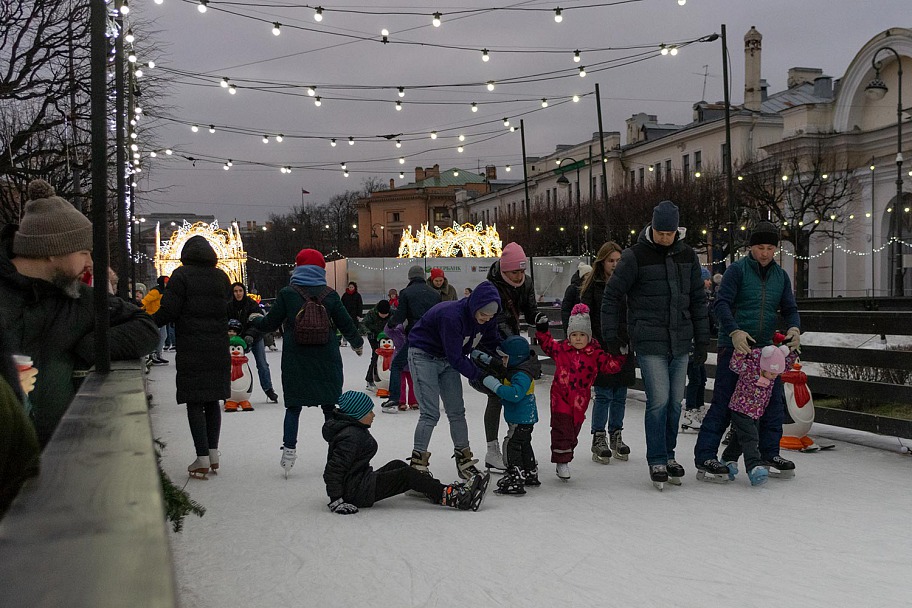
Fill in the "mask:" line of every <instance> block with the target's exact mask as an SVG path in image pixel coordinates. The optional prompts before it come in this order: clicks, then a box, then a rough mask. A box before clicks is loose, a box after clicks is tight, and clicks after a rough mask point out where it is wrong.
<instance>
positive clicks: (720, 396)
mask: <svg viewBox="0 0 912 608" xmlns="http://www.w3.org/2000/svg"><path fill="white" fill-rule="evenodd" d="M732 354H734V351H733V350H732V348H731V347H728V348H726V347H719V352H718V354H717V355H716V377H715V380H714V381H713V396H712V401H711V402H710V404H709V410H707V412H706V415H704V416H703V422H702V423H701V426H700V434H699V435H698V436H697V445H695V446H694V462H696V464H697V465H700V464H702V463H703V462H705V461H707V460H709V459H711V458H716V457H717V456H718V454H719V444H720V443H722V436H723V435H724V434H725V429H727V428H728V425H729V423H730V422H731V410H730V409H728V402H729V401H731V396H732V393H734V392H735V385H736V384H738V374H736V373H735V372H733V371H731V369H730V368H729V367H728V365H729V363H730V362H731V358H732ZM784 419H785V390H784V389H783V388H782V379H781V378H776V384H775V386H774V387H773V394H772V396H771V397H770V402H769V405H767V406H766V411H765V412H763V416H761V417H760V421H759V423H760V430H759V448H760V457H761V458H762V459H763V460H770V459H772V458H773V457H774V456H778V455H779V440H780V439H782V422H783V420H784Z"/></svg>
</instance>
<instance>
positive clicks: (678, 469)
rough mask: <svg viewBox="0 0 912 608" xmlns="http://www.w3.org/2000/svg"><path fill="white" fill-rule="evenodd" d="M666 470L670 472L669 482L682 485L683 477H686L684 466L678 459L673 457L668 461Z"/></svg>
mask: <svg viewBox="0 0 912 608" xmlns="http://www.w3.org/2000/svg"><path fill="white" fill-rule="evenodd" d="M665 470H666V471H667V472H668V483H670V484H671V485H673V486H679V485H681V478H682V477H684V467H682V466H681V465H680V464H678V461H677V460H675V459H674V458H672V459H671V460H669V461H668V464H666V465H665Z"/></svg>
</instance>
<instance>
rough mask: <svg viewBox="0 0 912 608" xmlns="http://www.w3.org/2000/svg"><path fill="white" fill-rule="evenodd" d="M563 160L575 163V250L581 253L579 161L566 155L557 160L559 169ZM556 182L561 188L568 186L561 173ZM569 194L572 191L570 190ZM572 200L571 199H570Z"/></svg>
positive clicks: (581, 213) (581, 212)
mask: <svg viewBox="0 0 912 608" xmlns="http://www.w3.org/2000/svg"><path fill="white" fill-rule="evenodd" d="M565 160H571V161H573V163H574V164H575V165H576V252H577V253H578V254H580V255H582V253H583V251H582V248H581V247H580V231H581V229H582V223H583V222H582V219H583V211H582V206H581V204H580V187H579V186H580V162H579V161H577V160H576V159H574V158H570V157H569V156H566V157H564V158H561V159H560V160H558V161H557V168H558V169H560V166H561V165H562V164H563V163H564V161H565ZM557 183H558V185H559V186H561V187H562V188H570V180H568V179H567V176H566V175H564V174H563V173H561V176H560V177H558V178H557ZM570 194H571V196H572V194H573V192H572V191H571V192H570ZM570 202H571V203H572V202H573V201H572V200H571V201H570Z"/></svg>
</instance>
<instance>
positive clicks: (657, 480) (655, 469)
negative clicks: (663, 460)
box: [649, 464, 668, 492]
mask: <svg viewBox="0 0 912 608" xmlns="http://www.w3.org/2000/svg"><path fill="white" fill-rule="evenodd" d="M649 478H650V479H651V480H652V485H654V486H655V487H656V489H657V490H658V491H659V492H661V491H662V490H664V489H665V482H666V481H668V469H667V468H666V467H665V465H664V464H651V465H649Z"/></svg>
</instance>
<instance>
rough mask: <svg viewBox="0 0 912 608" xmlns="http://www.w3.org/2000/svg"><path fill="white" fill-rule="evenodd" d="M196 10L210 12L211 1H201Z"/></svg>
mask: <svg viewBox="0 0 912 608" xmlns="http://www.w3.org/2000/svg"><path fill="white" fill-rule="evenodd" d="M196 10H198V11H199V12H201V13H205V12H206V11H207V10H209V0H199V4H198V5H197V7H196Z"/></svg>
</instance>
